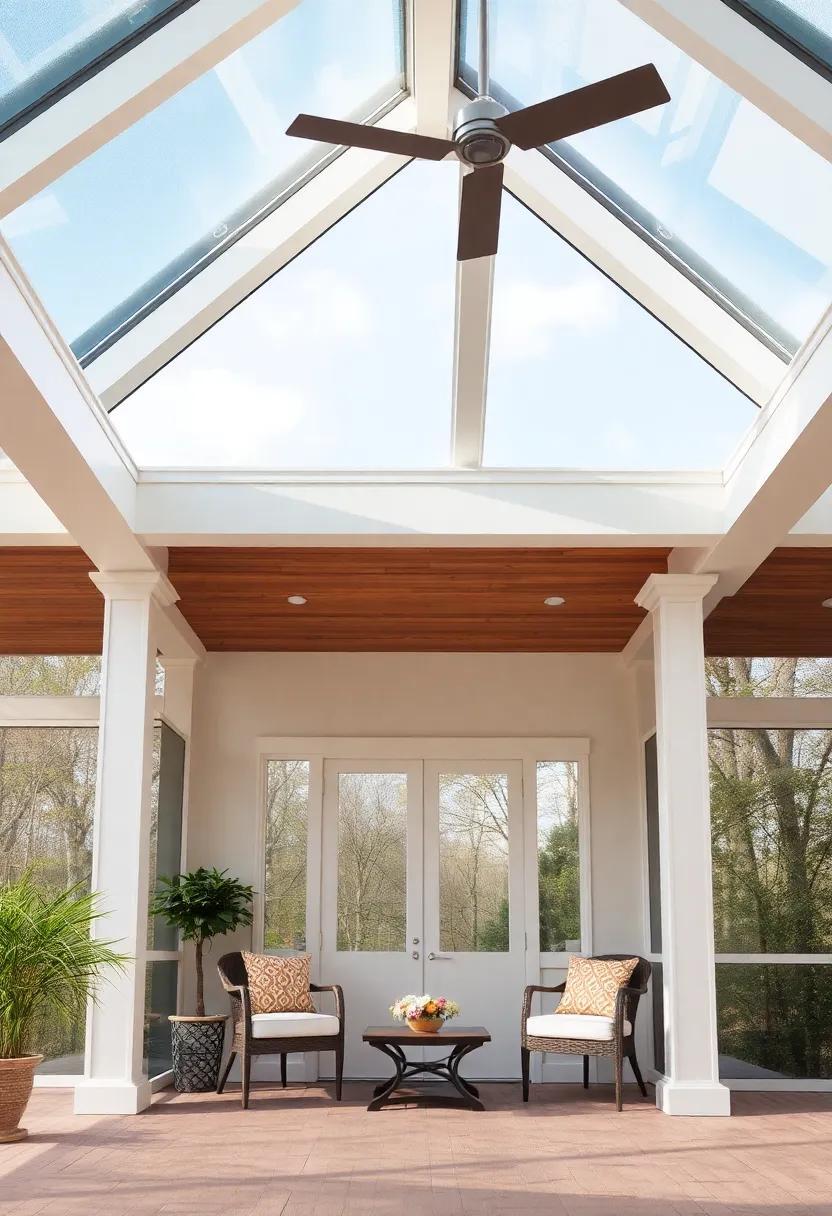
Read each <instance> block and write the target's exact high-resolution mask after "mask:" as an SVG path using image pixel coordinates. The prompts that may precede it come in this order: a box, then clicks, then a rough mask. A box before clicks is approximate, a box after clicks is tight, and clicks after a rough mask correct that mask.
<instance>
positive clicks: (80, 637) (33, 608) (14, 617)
mask: <svg viewBox="0 0 832 1216" xmlns="http://www.w3.org/2000/svg"><path fill="white" fill-rule="evenodd" d="M94 569H95V567H94V566H93V564H92V562H91V561H90V559H89V558H88V557H87V555H86V553H83V552H82V551H81V550H80V549H75V548H51V547H50V548H34V547H33V548H12V547H9V548H0V654H100V653H101V631H102V629H103V627H104V600H103V598H102V596H101V593H100V592H99V590H98V588H97V587H96V586H95V585H94V584H93V583H92V582H91V581H90V579H89V572H90V570H94Z"/></svg>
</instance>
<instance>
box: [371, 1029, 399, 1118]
mask: <svg viewBox="0 0 832 1216" xmlns="http://www.w3.org/2000/svg"><path fill="white" fill-rule="evenodd" d="M372 1046H373V1047H375V1049H376V1050H377V1051H383V1052H384V1054H385V1055H386V1056H389V1057H390V1059H391V1060H392V1061H393V1064H394V1065H395V1069H396V1071H395V1074H394V1075H393V1076H392V1077H391V1078H390V1080H389V1081H384V1082H382V1084H381V1085H377V1086H376V1088H375V1089H374V1090H373V1100H372V1102H371V1103H370V1105H369V1106H368V1107H367V1110H381V1108H382V1106H383V1105H384V1103H385V1102H386V1101H387V1099H388V1098H389V1097H390V1095H391V1094H392V1093H393V1092H394V1091H395V1090H397V1089H398V1088H399V1086H400V1085H401V1083H402V1077H403V1075H404V1062H405V1057H404V1052H402V1051H399V1050H398V1048H397V1047H395V1045H394V1044H390V1043H373V1044H372Z"/></svg>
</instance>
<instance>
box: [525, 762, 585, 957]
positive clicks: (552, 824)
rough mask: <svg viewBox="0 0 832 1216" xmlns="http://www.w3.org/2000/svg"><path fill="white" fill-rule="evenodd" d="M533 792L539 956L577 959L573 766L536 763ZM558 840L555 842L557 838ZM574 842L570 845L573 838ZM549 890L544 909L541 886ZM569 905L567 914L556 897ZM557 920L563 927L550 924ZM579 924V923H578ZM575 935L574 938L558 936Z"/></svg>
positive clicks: (577, 804) (577, 805)
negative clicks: (571, 932)
mask: <svg viewBox="0 0 832 1216" xmlns="http://www.w3.org/2000/svg"><path fill="white" fill-rule="evenodd" d="M536 770H537V771H536V777H537V781H536V787H537V798H536V806H537V908H538V922H539V929H540V953H541V954H580V952H581V948H582V918H581V910H582V909H581V903H582V898H581V896H582V890H581V888H582V886H583V883H582V876H581V786H580V766H579V761H577V760H539V761H538V762H537V765H536ZM556 834H557V836H556ZM573 836H574V839H572V837H573ZM545 885H549V886H550V887H551V898H550V900H549V901H548V902H549V905H550V906H549V908H548V909H547V907H546V904H547V900H546V898H545V895H544V886H545ZM558 891H559V893H560V894H561V895H562V896H565V899H566V901H567V903H569V904H572V905H574V906H572V907H571V908H570V909H569V911H568V912H567V913H566V914H565V916H564V914H563V913H562V912H560V911H559V910H558V907H557V901H556V898H555V892H558ZM556 917H561V923H560V924H558V923H552V921H553V920H554V919H555V918H556ZM576 920H577V923H576ZM564 921H565V923H566V926H567V928H571V929H577V937H574V936H573V937H571V938H570V937H567V936H566V934H565V933H560V934H559V933H557V932H556V930H557V929H558V928H563V925H564Z"/></svg>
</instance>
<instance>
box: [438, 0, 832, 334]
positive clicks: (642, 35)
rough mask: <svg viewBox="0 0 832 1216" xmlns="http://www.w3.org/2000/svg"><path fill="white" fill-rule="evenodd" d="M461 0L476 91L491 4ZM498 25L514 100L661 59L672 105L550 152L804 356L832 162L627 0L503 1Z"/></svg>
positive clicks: (496, 66) (495, 14) (818, 281)
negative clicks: (480, 17)
mask: <svg viewBox="0 0 832 1216" xmlns="http://www.w3.org/2000/svg"><path fill="white" fill-rule="evenodd" d="M461 4H462V31H461V39H460V62H459V72H460V76H461V78H462V82H463V85H464V86H467V87H468V89H469V91H471V90H475V87H476V63H477V27H478V22H477V14H478V7H479V6H478V3H477V0H461ZM792 7H797V6H796V5H794V6H792ZM801 7H803V8H808V5H807V4H804V5H802V6H801ZM823 7H824V9H832V3H827V2H826V0H825V2H824V5H823ZM489 34H490V59H491V91H492V93H493V94H494V95H495V96H496V97H498V98H499V99H500V100H502V101H503V102H504V104H506V105H507V106H508V108H509V109H512V110H514V109H517V108H519V107H521V106H527V105H531V104H533V103H535V102H538V101H541V100H544V99H545V98H548V97H551V96H555V95H557V94H559V93H565V92H567V91H569V90H571V89H575V88H578V87H580V86H581V85H584V84H587V83H590V82H592V81H595V80H600V79H602V78H604V77H606V76H610V75H612V74H614V73H616V72H621V71H624V70H626V69H628V68H633V67H636V66H638V65H639V64H642V63H646V62H653V63H655V65H656V67H657V68H658V70H659V72H660V73H661V75H662V77H663V79H664V81H665V84H666V85H667V87H668V89H669V91H670V94H671V97H672V100H671V102H670V103H669V104H668V105H667V106H662V107H657V108H656V109H653V110H650V111H648V112H646V113H645V114H643V115H640V116H636V117H634V118H631V119H625V120H622V121H619V122H616V123H612V124H610V125H608V126H606V127H600V128H597V129H596V130H593V131H589V132H586V133H584V134H582V135H578V136H575V137H573V138H570V139H567V140H562V141H560V142H559V143H557V144H556V145H553V147H552V148H551V149H548V150H547V155H549V156H550V157H551V158H552V159H554V160H555V161H556V163H558V164H559V165H560V166H561V167H562V168H564V169H565V170H566V171H567V172H569V173H570V174H571V175H572V176H575V177H577V178H578V180H580V181H581V182H582V184H584V185H585V186H587V188H589V189H590V190H591V191H592V192H593V193H594V194H596V196H597V197H599V198H600V199H601V201H602V202H604V203H605V205H607V206H608V207H610V208H611V209H612V210H613V211H615V212H617V213H618V214H619V215H621V216H622V218H624V219H625V220H626V222H628V223H629V224H630V225H631V226H634V227H635V228H636V229H637V230H638V231H639V232H640V233H641V234H642V235H643V236H644V237H645V238H646V239H647V240H649V241H650V242H651V244H653V245H654V246H655V247H656V248H658V249H659V250H660V251H661V252H662V253H663V254H664V255H665V256H666V257H668V258H669V259H670V260H672V261H674V262H675V263H676V264H677V265H678V266H679V267H680V269H682V270H683V272H684V273H686V274H688V275H689V276H690V277H692V278H694V279H695V280H696V281H699V282H700V283H701V284H702V285H703V286H704V287H705V288H706V290H708V291H709V292H711V293H712V294H713V295H714V296H715V297H716V298H717V299H719V300H720V302H722V303H724V304H725V305H726V306H727V307H729V308H730V309H731V310H732V311H733V312H734V313H735V314H736V315H737V316H739V318H740V319H741V320H743V321H744V323H745V324H747V325H748V326H749V328H751V329H752V330H753V331H754V332H756V333H758V334H759V336H761V337H762V338H763V339H764V340H766V341H767V342H768V343H769V345H771V346H772V347H773V348H774V349H776V350H777V351H778V353H781V354H782V355H784V356H786V357H787V356H790V355H791V354H793V353H794V352H795V351H796V350H797V348H798V347H799V345H800V344H801V343H802V341H803V340H804V339H805V338H806V337H807V336H808V335H809V333H810V332H811V330H812V329H813V327H814V325H815V324H816V322H817V321H818V319H819V317H820V315H821V313H822V312H823V311H824V309H825V308H826V307H827V306H828V304H829V302H830V300H832V270H830V267H832V224H830V223H829V218H828V217H829V214H830V207H832V165H830V164H829V163H828V162H827V161H825V160H823V159H822V158H821V157H819V156H818V155H817V154H815V153H814V152H813V151H812V150H811V149H810V148H808V147H806V145H805V144H803V143H801V142H800V141H799V140H798V139H796V138H795V137H794V136H792V135H791V134H789V133H788V132H787V131H785V130H784V129H783V128H782V127H779V126H778V125H777V124H776V123H774V122H773V121H772V120H771V119H770V118H768V117H767V116H766V115H765V114H763V113H762V112H761V111H759V110H758V109H756V108H755V107H754V106H753V105H751V104H750V102H748V101H746V100H744V99H743V98H741V97H740V96H739V95H738V94H736V93H734V92H732V90H731V89H729V88H728V87H727V86H726V85H724V84H722V83H721V82H720V81H719V80H717V79H716V77H714V76H712V75H711V74H710V73H708V72H707V71H706V70H705V69H704V68H703V67H701V66H700V65H699V64H697V63H695V62H694V61H693V60H691V59H689V58H688V57H687V56H686V55H685V54H684V53H683V52H682V51H681V50H679V49H678V48H677V47H675V46H674V45H673V44H672V43H670V42H668V41H667V40H666V39H665V38H663V37H662V36H661V35H660V34H658V33H657V32H656V31H655V30H653V29H652V28H651V27H650V26H648V25H647V24H646V23H645V22H643V21H641V20H640V19H639V18H638V17H636V16H634V14H633V13H631V12H630V11H629V10H628V9H626V8H624V7H623V5H620V4H618V3H617V0H500V2H499V3H497V4H493V5H492V6H491V25H490V31H489Z"/></svg>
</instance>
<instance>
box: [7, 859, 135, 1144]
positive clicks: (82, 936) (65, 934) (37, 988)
mask: <svg viewBox="0 0 832 1216" xmlns="http://www.w3.org/2000/svg"><path fill="white" fill-rule="evenodd" d="M98 899H99V897H98V895H96V894H94V893H91V892H89V891H84V890H82V888H81V887H80V886H76V887H70V889H69V890H68V891H62V892H61V893H60V894H58V895H52V894H48V893H45V892H44V891H42V890H41V889H40V888H39V887H38V885H37V884H36V883H35V881H34V879H33V878H32V876H31V874H29V873H25V874H23V875H22V876H21V877H20V878H18V879H16V880H15V881H14V882H10V883H6V884H5V885H4V886H3V887H0V1143H3V1144H7V1143H9V1142H10V1141H13V1140H22V1139H23V1138H24V1137H25V1136H26V1135H27V1132H26V1129H25V1128H24V1127H20V1120H21V1118H22V1117H23V1112H24V1111H25V1109H26V1105H27V1103H28V1101H29V1097H30V1095H31V1093H32V1084H33V1080H34V1075H35V1069H36V1068H37V1066H38V1064H39V1063H40V1062H41V1060H42V1059H43V1056H41V1055H38V1054H36V1046H37V1032H38V1029H39V1027H42V1026H43V1024H44V1022H45V1021H46V1020H47V1019H48V1020H49V1021H50V1022H51V1023H52V1024H55V1023H57V1024H58V1025H59V1026H60V1027H62V1028H67V1029H69V1028H71V1027H72V1026H73V1024H75V1022H76V1020H77V1019H78V1018H79V1017H80V1016H82V1015H83V1011H84V1008H85V1006H86V1004H87V1000H88V999H89V998H90V997H93V999H94V997H95V990H96V984H97V981H98V979H99V976H100V974H101V972H102V971H104V970H105V969H106V968H107V967H117V968H123V966H124V964H125V963H126V962H127V956H126V955H123V954H117V953H116V951H115V950H114V949H113V944H114V943H113V942H111V941H102V940H101V939H100V938H95V937H91V936H90V929H91V928H92V925H93V923H94V922H95V920H96V919H97V917H98V916H100V915H101V913H100V911H99V908H98Z"/></svg>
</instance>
